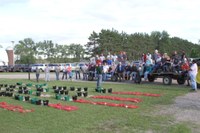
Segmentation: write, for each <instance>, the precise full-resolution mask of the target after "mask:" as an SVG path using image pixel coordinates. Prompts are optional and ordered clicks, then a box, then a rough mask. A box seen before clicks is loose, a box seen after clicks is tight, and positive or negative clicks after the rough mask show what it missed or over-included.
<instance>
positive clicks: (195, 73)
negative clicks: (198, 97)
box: [189, 60, 198, 91]
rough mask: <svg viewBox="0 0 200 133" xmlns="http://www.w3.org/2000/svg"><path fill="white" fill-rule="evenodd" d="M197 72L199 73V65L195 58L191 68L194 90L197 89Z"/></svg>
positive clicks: (190, 73)
mask: <svg viewBox="0 0 200 133" xmlns="http://www.w3.org/2000/svg"><path fill="white" fill-rule="evenodd" d="M197 73H198V66H197V63H196V60H193V61H192V65H191V67H190V70H189V75H190V81H191V86H192V91H197V82H196V76H197Z"/></svg>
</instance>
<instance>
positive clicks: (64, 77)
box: [62, 65, 67, 80]
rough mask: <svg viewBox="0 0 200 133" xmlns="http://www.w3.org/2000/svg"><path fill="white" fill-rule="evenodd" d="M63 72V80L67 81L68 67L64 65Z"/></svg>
mask: <svg viewBox="0 0 200 133" xmlns="http://www.w3.org/2000/svg"><path fill="white" fill-rule="evenodd" d="M62 71H63V75H62V80H63V79H67V67H66V65H64V67H63V70H62Z"/></svg>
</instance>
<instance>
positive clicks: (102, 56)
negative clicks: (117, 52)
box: [99, 54, 105, 62]
mask: <svg viewBox="0 0 200 133" xmlns="http://www.w3.org/2000/svg"><path fill="white" fill-rule="evenodd" d="M99 58H100V60H101V62H103V60H105V56H104V55H103V54H101V56H100V57H99Z"/></svg>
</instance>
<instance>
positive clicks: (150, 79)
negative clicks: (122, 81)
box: [148, 74, 155, 82]
mask: <svg viewBox="0 0 200 133" xmlns="http://www.w3.org/2000/svg"><path fill="white" fill-rule="evenodd" d="M154 80H155V77H154V76H153V75H150V74H149V75H148V81H149V82H154Z"/></svg>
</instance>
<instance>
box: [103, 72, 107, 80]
mask: <svg viewBox="0 0 200 133" xmlns="http://www.w3.org/2000/svg"><path fill="white" fill-rule="evenodd" d="M102 76H103V81H106V80H107V73H103V75H102Z"/></svg>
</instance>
